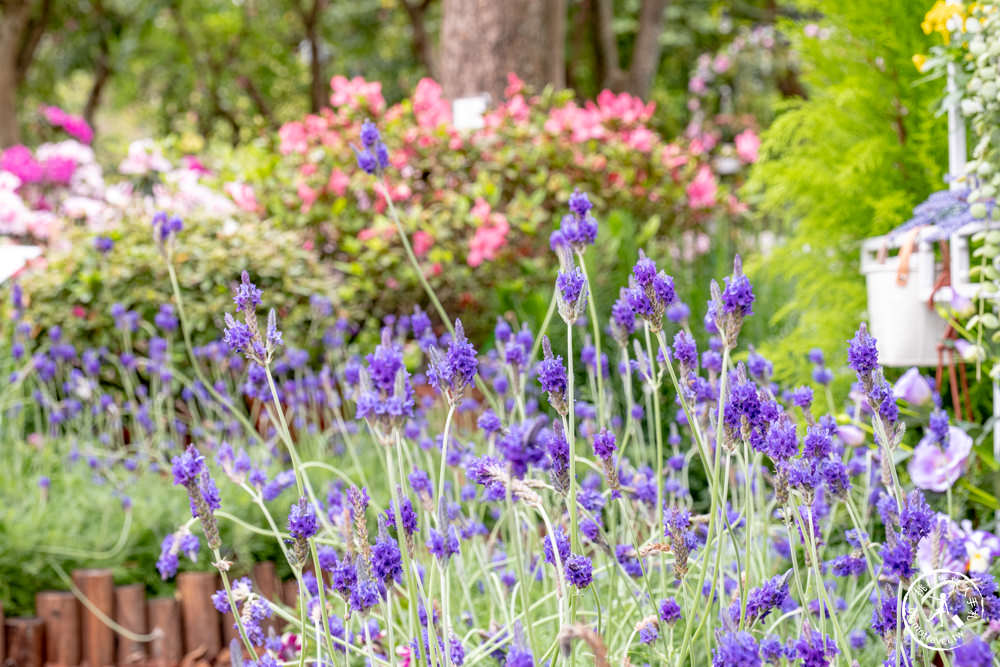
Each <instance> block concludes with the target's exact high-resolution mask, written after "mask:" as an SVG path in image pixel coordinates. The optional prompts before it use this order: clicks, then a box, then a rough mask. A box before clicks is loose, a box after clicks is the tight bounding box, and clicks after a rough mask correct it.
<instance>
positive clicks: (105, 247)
mask: <svg viewBox="0 0 1000 667" xmlns="http://www.w3.org/2000/svg"><path fill="white" fill-rule="evenodd" d="M114 247H115V242H114V241H113V240H112V239H111V237H110V236H96V237H94V248H95V249H96V250H97V252H99V253H101V254H102V255H107V254H108V253H109V252H111V249H112V248H114Z"/></svg>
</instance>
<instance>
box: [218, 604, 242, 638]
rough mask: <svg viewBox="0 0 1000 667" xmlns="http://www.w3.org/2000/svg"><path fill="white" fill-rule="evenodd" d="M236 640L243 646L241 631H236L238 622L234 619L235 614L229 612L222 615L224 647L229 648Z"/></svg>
mask: <svg viewBox="0 0 1000 667" xmlns="http://www.w3.org/2000/svg"><path fill="white" fill-rule="evenodd" d="M234 639H236V640H238V641H239V644H240V646H243V640H242V639H240V631H239V630H237V629H236V621H235V620H234V619H233V612H231V611H227V612H226V613H225V614H223V615H222V645H223V646H229V645H230V644H231V643H232V642H233V640H234Z"/></svg>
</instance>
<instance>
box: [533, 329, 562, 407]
mask: <svg viewBox="0 0 1000 667" xmlns="http://www.w3.org/2000/svg"><path fill="white" fill-rule="evenodd" d="M542 351H543V353H544V357H543V358H542V360H541V361H540V362H538V366H536V367H535V374H536V375H537V376H538V383H539V384H540V385H541V387H542V391H544V392H547V393H548V395H549V403H551V404H552V407H553V408H555V409H556V411H557V412H559V414H562V415H564V414H566V413H567V411H568V406H567V405H566V390H567V389H568V388H569V384H568V382H569V381H568V379H567V377H566V367H565V366H563V359H562V357H561V356H553V354H552V346H551V345H550V344H549V339H548V337H547V336H544V337H542Z"/></svg>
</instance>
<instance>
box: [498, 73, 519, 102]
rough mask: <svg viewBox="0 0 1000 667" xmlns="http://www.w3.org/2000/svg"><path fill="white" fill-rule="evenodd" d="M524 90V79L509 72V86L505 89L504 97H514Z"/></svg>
mask: <svg viewBox="0 0 1000 667" xmlns="http://www.w3.org/2000/svg"><path fill="white" fill-rule="evenodd" d="M522 90H524V81H521V79H519V78H518V77H517V74H514V73H513V72H507V87H506V88H504V89H503V94H504V97H514V96H515V95H517V94H518V93H520V92H521V91H522Z"/></svg>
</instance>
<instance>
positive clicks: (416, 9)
mask: <svg viewBox="0 0 1000 667" xmlns="http://www.w3.org/2000/svg"><path fill="white" fill-rule="evenodd" d="M401 2H402V3H403V9H405V10H406V16H407V18H409V19H410V29H411V30H412V31H413V38H412V39H411V41H410V51H411V52H412V53H413V57H414V58H416V59H417V60H418V61H420V64H421V65H423V66H424V69H426V70H427V76H429V77H431V78H432V79H433V78H434V77H436V76H437V67H436V64H435V62H434V47H433V45H432V44H431V39H430V36H429V35H428V34H427V8H428V7H429V6H430V4H431V0H417V1H416V2H412V1H411V0H401Z"/></svg>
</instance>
